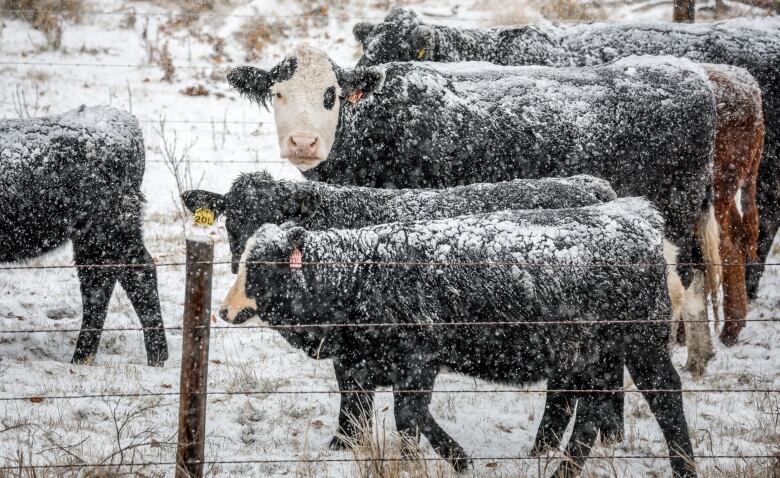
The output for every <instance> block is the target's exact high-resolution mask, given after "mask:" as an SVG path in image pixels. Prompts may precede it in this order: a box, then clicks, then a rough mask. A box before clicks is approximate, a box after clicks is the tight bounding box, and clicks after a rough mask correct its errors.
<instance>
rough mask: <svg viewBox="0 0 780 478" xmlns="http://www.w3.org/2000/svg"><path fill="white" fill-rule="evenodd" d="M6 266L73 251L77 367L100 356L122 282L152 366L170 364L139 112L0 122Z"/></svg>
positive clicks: (1, 255)
mask: <svg viewBox="0 0 780 478" xmlns="http://www.w3.org/2000/svg"><path fill="white" fill-rule="evenodd" d="M0 146H1V147H0V182H2V184H3V187H2V188H0V217H2V218H3V221H2V222H0V263H3V262H18V261H22V260H25V259H31V258H34V257H38V256H40V255H41V254H44V253H46V252H49V251H52V250H54V249H56V248H58V247H61V246H62V245H64V244H65V243H66V242H67V241H69V240H70V241H72V243H73V255H74V260H75V263H76V264H75V267H76V268H77V273H78V278H79V282H80V285H81V301H82V307H83V320H82V323H81V332H80V333H79V336H78V340H77V341H76V349H75V351H74V353H73V358H72V363H74V364H89V363H92V362H93V361H94V359H95V357H96V355H97V351H98V345H99V342H100V335H101V331H102V328H103V323H104V321H105V319H106V313H107V310H108V302H109V299H110V298H111V293H112V291H113V290H114V286H115V285H116V283H117V281H118V282H119V284H121V286H122V288H123V289H124V290H125V292H126V293H127V296H128V298H129V299H130V302H131V303H132V304H133V307H134V309H135V311H136V313H137V314H138V318H139V319H140V321H141V325H142V326H143V334H144V342H145V345H146V356H147V362H148V364H149V365H153V366H162V365H163V363H164V362H165V360H167V358H168V346H167V342H166V338H165V329H164V327H163V321H162V315H161V313H160V300H159V297H158V293H157V272H156V268H155V264H154V260H153V259H152V257H151V255H150V254H149V252H148V251H147V249H146V247H145V246H144V243H143V231H142V226H143V206H144V197H143V194H142V193H141V181H142V180H143V175H144V162H145V157H144V142H143V135H142V133H141V129H140V128H139V126H138V121H137V120H136V118H135V117H134V116H132V115H131V114H129V113H127V112H124V111H121V110H117V109H115V108H109V107H102V106H99V107H84V106H82V107H80V108H77V109H74V110H71V111H67V112H65V113H62V114H59V115H53V116H47V117H41V118H30V119H4V120H0Z"/></svg>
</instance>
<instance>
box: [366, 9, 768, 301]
mask: <svg viewBox="0 0 780 478" xmlns="http://www.w3.org/2000/svg"><path fill="white" fill-rule="evenodd" d="M354 33H355V36H356V37H357V39H358V41H360V43H361V44H362V45H363V56H362V57H361V59H360V60H359V61H358V66H368V65H374V64H377V63H386V62H392V61H415V60H422V61H437V62H454V61H489V62H491V63H496V64H499V65H548V66H565V67H570V66H590V65H600V64H605V63H608V62H611V61H613V60H615V59H617V58H623V57H627V56H630V55H674V56H678V57H685V58H689V59H691V60H693V61H697V62H701V63H724V64H728V65H735V66H740V67H743V68H745V69H746V70H748V71H749V72H750V73H751V74H752V75H753V76H755V78H756V80H758V83H759V84H760V85H761V90H762V93H763V105H764V118H765V121H766V140H765V147H764V156H763V159H762V161H761V167H760V170H759V176H758V178H759V179H758V190H757V203H758V206H759V217H760V224H761V230H760V236H759V243H758V257H757V263H758V264H757V265H754V266H752V267H749V268H748V270H747V275H746V281H747V288H748V295H749V297H750V298H755V297H756V294H757V292H758V283H759V280H760V279H761V275H762V273H763V270H764V266H763V263H764V262H765V261H766V258H767V255H768V254H769V250H770V248H771V247H772V243H773V241H774V238H775V235H776V234H777V230H778V228H779V227H780V207H778V204H780V18H778V17H769V18H750V19H746V18H740V19H734V20H727V21H722V22H714V23H707V24H701V23H697V24H685V23H663V22H656V23H624V22H620V23H604V22H598V23H585V24H576V25H519V26H511V27H495V28H475V29H470V28H468V29H467V28H453V27H448V26H443V25H429V24H425V23H422V22H421V21H420V19H419V18H418V17H417V15H416V14H415V13H414V12H413V11H411V10H407V9H404V8H400V7H396V8H394V9H393V10H392V11H391V12H390V14H389V15H387V17H386V18H385V20H384V21H383V22H382V23H379V24H377V25H371V24H368V23H359V24H357V25H355V28H354ZM661 174H663V173H661Z"/></svg>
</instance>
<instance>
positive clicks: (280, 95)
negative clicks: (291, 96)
mask: <svg viewBox="0 0 780 478" xmlns="http://www.w3.org/2000/svg"><path fill="white" fill-rule="evenodd" d="M274 96H275V97H276V98H281V97H282V94H281V93H274Z"/></svg>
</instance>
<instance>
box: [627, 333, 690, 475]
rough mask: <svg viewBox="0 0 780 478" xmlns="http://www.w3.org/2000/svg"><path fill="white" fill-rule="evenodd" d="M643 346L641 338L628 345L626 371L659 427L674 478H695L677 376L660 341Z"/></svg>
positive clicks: (678, 377) (644, 341)
mask: <svg viewBox="0 0 780 478" xmlns="http://www.w3.org/2000/svg"><path fill="white" fill-rule="evenodd" d="M646 343H647V341H646V340H644V338H643V337H638V339H637V340H634V341H632V342H631V345H630V347H629V350H628V351H627V353H626V365H627V367H628V371H629V373H630V374H631V377H632V378H633V379H634V383H636V386H637V388H638V389H639V390H641V391H642V395H644V397H645V399H646V400H647V403H648V404H649V405H650V410H651V411H652V412H653V415H655V418H656V420H657V421H658V425H659V426H660V427H661V431H662V432H663V434H664V439H665V440H666V445H667V446H668V448H669V455H670V462H671V465H672V472H673V473H674V476H675V477H695V476H696V467H695V465H694V463H693V447H692V445H691V439H690V437H689V436H688V424H687V423H686V421H685V413H684V411H683V402H682V392H681V391H680V388H681V387H682V384H681V382H680V376H679V375H678V374H677V370H675V369H674V365H673V364H672V359H671V357H670V356H669V352H668V351H667V350H666V347H665V345H664V344H663V343H662V341H659V343H657V344H650V345H649V346H645V345H646ZM654 390H674V391H672V392H655V391H654Z"/></svg>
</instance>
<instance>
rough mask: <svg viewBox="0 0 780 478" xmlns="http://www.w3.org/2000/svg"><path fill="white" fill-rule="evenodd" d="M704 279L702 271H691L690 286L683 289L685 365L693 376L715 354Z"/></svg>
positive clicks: (700, 371) (699, 372) (696, 374)
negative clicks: (686, 350) (686, 359)
mask: <svg viewBox="0 0 780 478" xmlns="http://www.w3.org/2000/svg"><path fill="white" fill-rule="evenodd" d="M705 287H706V281H705V278H704V273H703V272H702V271H695V272H694V273H693V280H692V281H691V285H690V287H688V289H687V290H686V291H685V299H684V301H683V307H682V320H683V321H684V325H685V336H686V344H687V346H688V361H687V363H686V364H685V367H686V368H687V369H688V370H689V371H690V372H691V374H692V375H693V376H694V377H698V376H701V375H702V374H703V373H704V370H705V368H706V367H707V362H709V360H710V359H711V358H712V357H713V356H714V355H715V352H714V351H713V349H712V339H711V338H710V325H709V323H708V322H707V320H708V319H707V294H706V289H705Z"/></svg>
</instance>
